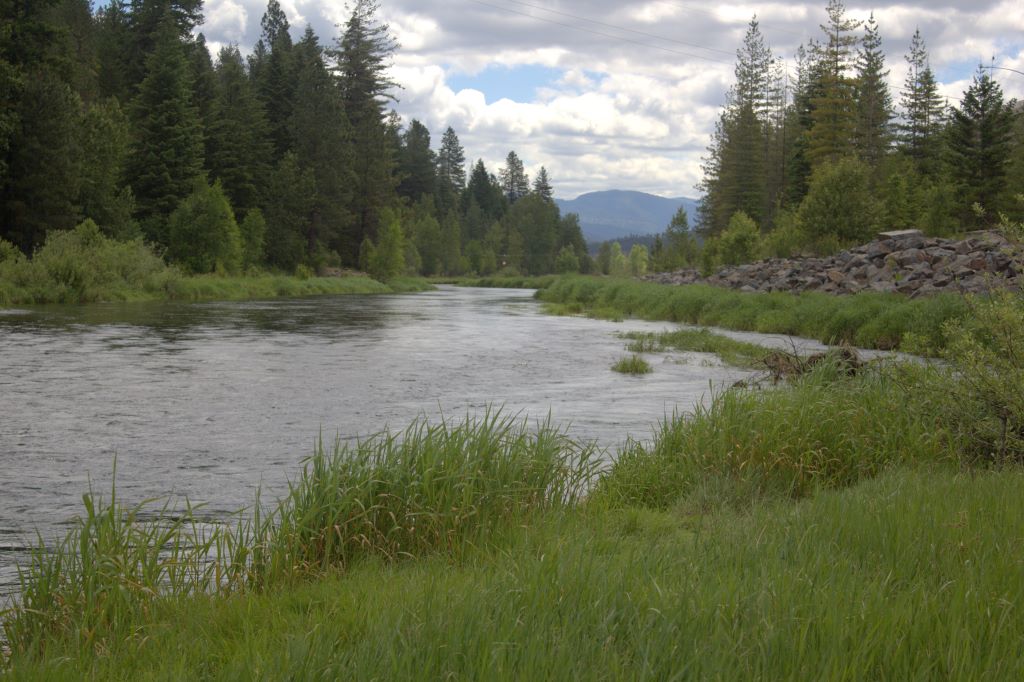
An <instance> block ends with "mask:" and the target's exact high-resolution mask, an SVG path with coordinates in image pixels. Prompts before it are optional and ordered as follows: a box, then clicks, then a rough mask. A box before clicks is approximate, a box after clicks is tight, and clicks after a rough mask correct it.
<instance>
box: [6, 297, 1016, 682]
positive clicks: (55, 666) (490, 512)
mask: <svg viewBox="0 0 1024 682" xmlns="http://www.w3.org/2000/svg"><path fill="white" fill-rule="evenodd" d="M970 305H971V306H972V315H971V317H970V318H969V319H968V320H965V321H962V322H950V323H947V324H946V326H945V334H946V338H947V339H948V343H947V344H946V346H945V349H944V350H943V351H942V357H943V359H944V360H945V362H943V363H941V364H934V365H928V364H918V363H912V364H896V363H892V362H885V363H873V364H869V365H868V366H866V367H862V368H860V369H859V370H858V371H857V372H854V373H851V372H849V371H848V368H846V367H843V366H839V365H830V364H828V363H819V364H818V365H816V366H815V367H813V368H812V369H811V370H810V371H809V372H807V373H806V374H804V375H802V376H799V377H797V378H795V379H794V380H793V381H792V382H791V383H789V384H785V385H782V386H780V387H777V388H774V389H768V390H764V389H753V388H734V389H731V390H729V391H725V392H723V393H720V394H718V395H717V396H715V399H714V400H713V401H712V402H711V404H710V405H709V406H708V407H707V408H703V409H698V410H696V411H695V412H694V413H693V414H690V415H677V416H674V417H672V418H669V419H666V420H665V421H664V423H663V424H662V426H661V427H660V428H659V429H658V430H657V431H656V433H655V434H654V437H653V439H652V440H651V442H649V443H641V442H633V443H628V444H626V445H625V446H624V447H623V448H622V449H621V450H620V451H619V452H618V453H617V454H616V455H615V456H614V457H613V458H612V460H611V461H610V462H609V463H604V461H603V460H602V458H601V453H599V452H597V451H595V449H594V448H593V447H592V446H589V445H587V444H585V443H577V442H574V441H573V440H572V439H570V438H568V437H567V436H566V435H565V434H564V433H562V432H561V431H559V430H558V429H557V428H554V427H553V426H552V425H550V424H539V425H536V426H535V427H532V428H531V427H530V426H529V425H528V424H526V423H524V422H522V421H518V420H516V419H512V418H509V417H506V416H502V415H500V414H499V413H489V414H486V415H484V416H482V417H478V418H467V419H466V420H465V421H464V422H461V423H440V424H433V425H429V424H427V423H425V422H418V423H416V424H414V425H412V426H410V427H409V428H408V429H407V430H406V431H405V432H403V433H400V434H383V435H380V436H377V437H375V438H371V439H369V440H367V441H364V442H361V443H358V444H356V445H352V446H335V448H334V449H333V450H330V451H329V450H327V449H325V448H324V447H322V446H321V447H320V448H319V449H318V450H317V451H316V452H315V453H314V455H313V456H312V457H311V458H310V460H309V461H308V463H307V465H306V467H305V469H304V470H303V472H302V473H301V475H300V476H299V478H298V479H297V480H296V481H295V482H294V483H293V484H292V486H291V489H290V492H289V494H288V495H287V496H286V497H285V498H284V499H283V500H281V501H280V502H279V503H278V504H277V505H276V506H274V507H271V508H269V509H267V508H264V507H261V506H260V505H259V502H258V500H257V503H256V505H255V506H254V507H253V510H252V511H250V512H248V513H243V514H240V516H239V517H238V519H237V521H235V522H232V523H228V524H225V525H219V526H209V525H204V524H200V523H199V522H198V519H199V518H201V515H200V513H199V512H198V511H197V510H191V511H190V510H188V509H186V510H184V512H181V511H176V513H175V514H174V515H169V514H168V515H163V516H161V515H156V516H154V515H153V514H146V515H143V514H142V513H140V512H141V511H143V508H138V507H132V508H125V507H123V506H122V505H121V503H119V502H118V501H117V500H116V499H115V498H114V492H113V491H112V492H111V495H110V499H108V500H106V501H101V500H100V499H99V497H98V496H95V495H92V494H90V495H87V496H86V498H85V501H86V507H85V513H84V515H83V517H82V519H81V520H80V521H79V522H78V524H77V525H76V527H75V528H74V529H73V530H72V531H71V532H70V534H69V535H68V537H67V538H66V539H65V540H64V541H63V542H62V543H59V544H57V545H56V546H52V547H50V548H49V549H48V550H44V549H42V548H41V549H40V550H39V551H38V552H37V553H36V555H35V559H34V561H33V563H32V565H30V566H27V567H25V570H24V573H23V575H22V581H23V584H22V597H21V601H20V602H19V603H17V604H16V605H14V606H13V607H12V609H11V610H10V611H8V612H6V613H4V632H5V635H6V637H7V639H8V642H9V646H10V654H9V657H8V658H7V660H6V663H5V665H6V666H7V675H8V676H9V677H10V678H11V679H38V678H40V677H46V678H47V679H61V678H65V679H76V678H81V677H97V678H104V679H166V678H174V677H184V676H213V677H218V678H235V677H244V678H266V679H270V678H287V677H292V678H304V679H306V678H318V677H349V678H360V679H363V678H395V677H411V676H417V677H423V676H426V677H429V678H442V677H457V678H473V679H479V678H482V677H488V678H499V679H510V678H516V679H521V678H523V677H534V676H539V677H545V678H548V679H552V678H558V679H562V678H578V677H585V678H600V679H636V678H638V677H639V678H647V679H672V678H698V677H720V678H737V677H747V678H750V677H772V678H790V679H792V678H808V677H813V678H816V679H821V678H826V679H851V680H852V679H864V678H878V677H881V678H890V677H892V678H919V677H943V678H949V679H964V680H967V679H1013V678H1016V677H1019V676H1020V675H1021V674H1022V673H1024V653H1022V652H1024V647H1022V646H1021V644H1022V642H1024V619H1021V618H1020V617H1019V614H1017V613H1016V605H1017V604H1019V603H1020V600H1021V599H1022V598H1024V579H1022V577H1021V572H1020V570H1019V567H1020V564H1021V562H1022V561H1024V543H1022V542H1021V538H1024V509H1022V508H1021V506H1020V505H1019V504H1016V503H1015V500H1017V499H1019V498H1020V495H1021V493H1022V492H1024V472H1022V471H1021V468H1020V466H1021V463H1022V462H1024V400H1022V398H1021V396H1020V394H1019V386H1021V385H1024V383H1022V382H1024V365H1022V364H1021V362H1020V358H1021V357H1024V354H1022V351H1024V348H1022V344H1024V303H1022V301H1021V300H1020V299H1019V298H1017V297H1014V296H1012V295H1000V296H997V297H994V298H991V299H983V300H982V299H979V300H976V301H972V302H971V303H970ZM637 341H639V340H634V342H637ZM644 343H646V344H647V347H646V348H645V349H644V352H650V350H651V349H652V347H653V346H652V344H651V342H650V340H649V339H648V340H647V341H644ZM154 518H156V519H157V520H153V519H154ZM370 604H372V605H373V607H372V608H368V607H367V605H370Z"/></svg>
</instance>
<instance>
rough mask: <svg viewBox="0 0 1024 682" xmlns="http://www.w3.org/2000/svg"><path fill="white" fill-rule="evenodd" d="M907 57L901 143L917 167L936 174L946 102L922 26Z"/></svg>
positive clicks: (912, 42) (901, 102)
mask: <svg viewBox="0 0 1024 682" xmlns="http://www.w3.org/2000/svg"><path fill="white" fill-rule="evenodd" d="M906 59H907V64H908V65H909V67H910V69H909V71H908V72H907V79H906V81H905V84H904V86H903V93H902V98H901V100H900V104H901V105H902V107H903V121H902V122H901V123H900V125H899V146H900V149H901V150H902V151H903V152H904V153H905V154H907V155H908V156H909V157H910V158H912V159H913V160H914V161H915V162H916V164H917V167H918V170H920V171H921V172H923V173H925V174H927V175H933V174H935V173H936V172H937V171H938V165H939V160H940V159H939V157H940V154H941V136H942V130H943V127H944V125H945V118H946V117H945V104H944V103H943V100H942V97H941V96H940V95H939V88H938V85H937V84H936V82H935V75H934V74H933V73H932V70H931V67H930V66H929V64H928V52H927V50H926V49H925V44H924V39H923V38H922V37H921V31H920V29H918V30H916V31H914V37H913V38H912V39H911V42H910V53H909V54H908V55H907V56H906Z"/></svg>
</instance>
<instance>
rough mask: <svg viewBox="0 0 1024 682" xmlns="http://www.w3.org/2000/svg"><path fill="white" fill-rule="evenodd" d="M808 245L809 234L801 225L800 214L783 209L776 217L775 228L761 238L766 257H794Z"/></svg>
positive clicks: (763, 252)
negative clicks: (807, 234)
mask: <svg viewBox="0 0 1024 682" xmlns="http://www.w3.org/2000/svg"><path fill="white" fill-rule="evenodd" d="M806 246H807V236H806V234H805V233H804V231H803V230H802V229H801V227H800V216H799V215H797V214H796V213H794V212H792V211H785V210H784V211H782V212H781V213H779V215H778V216H777V217H776V218H775V229H774V230H772V231H771V232H769V233H768V234H767V235H765V237H764V239H762V240H761V255H762V256H763V257H764V258H793V257H795V256H799V255H800V253H801V252H802V251H803V250H804V249H805V248H806Z"/></svg>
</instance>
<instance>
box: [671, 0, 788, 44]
mask: <svg viewBox="0 0 1024 682" xmlns="http://www.w3.org/2000/svg"><path fill="white" fill-rule="evenodd" d="M654 1H655V2H657V3H660V4H662V5H671V6H672V7H678V8H679V9H682V10H686V11H688V12H699V13H701V14H706V15H708V16H711V17H715V18H716V19H717V18H718V14H717V13H715V12H714V11H712V10H709V9H704V8H703V7H694V6H693V5H684V4H682V3H680V2H672V1H671V0H654ZM757 23H758V24H759V25H761V26H764V27H766V28H770V29H772V30H775V31H781V32H782V33H789V34H790V35H794V36H799V37H801V38H806V37H807V31H794V30H792V29H789V28H783V27H782V26H779V25H778V24H766V23H765V22H763V21H760V20H758V22H757Z"/></svg>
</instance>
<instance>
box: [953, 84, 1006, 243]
mask: <svg viewBox="0 0 1024 682" xmlns="http://www.w3.org/2000/svg"><path fill="white" fill-rule="evenodd" d="M952 113H953V115H952V120H951V121H950V127H949V155H950V169H951V172H952V175H953V179H954V182H955V183H956V188H957V199H958V203H959V206H960V213H961V216H962V219H963V220H964V221H965V222H974V223H975V224H978V223H980V222H982V221H983V218H978V217H975V214H974V211H973V210H972V209H973V207H974V206H975V205H979V206H981V207H982V208H983V209H985V211H986V213H987V215H988V216H990V217H992V216H995V215H996V211H998V210H999V209H1001V208H1002V206H1001V204H1000V199H1001V198H1002V193H1003V190H1004V189H1005V187H1006V168H1007V163H1008V162H1009V159H1010V149H1011V148H1010V142H1011V135H1012V132H1013V123H1014V120H1013V112H1012V110H1011V109H1010V108H1009V107H1008V106H1007V105H1006V103H1005V102H1004V101H1003V91H1002V89H1001V88H1000V87H999V84H998V83H996V82H995V80H993V79H992V77H991V76H990V75H989V74H988V73H986V72H985V71H984V70H983V69H981V68H979V69H978V73H977V74H975V76H974V80H973V81H972V82H971V86H970V87H969V88H968V89H967V90H966V91H965V92H964V98H963V102H962V103H961V105H960V108H959V109H956V108H954V109H953V112H952Z"/></svg>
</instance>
